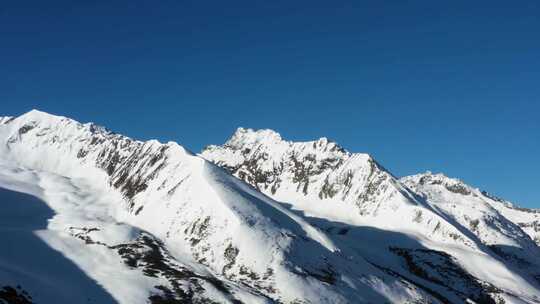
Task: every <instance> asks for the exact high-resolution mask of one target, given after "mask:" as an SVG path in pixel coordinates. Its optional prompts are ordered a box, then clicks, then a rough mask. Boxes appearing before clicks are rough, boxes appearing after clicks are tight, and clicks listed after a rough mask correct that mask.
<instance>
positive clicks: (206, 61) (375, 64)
mask: <svg viewBox="0 0 540 304" xmlns="http://www.w3.org/2000/svg"><path fill="white" fill-rule="evenodd" d="M75 2H77V1H65V2H62V1H54V4H52V3H50V2H49V3H45V1H35V2H32V1H17V2H13V3H12V4H8V3H4V4H3V5H2V7H1V8H0V38H1V40H0V43H1V46H0V77H1V81H0V105H1V106H0V114H1V115H17V114H20V113H23V112H25V111H27V110H29V109H32V108H38V109H40V110H43V111H47V112H51V113H56V114H61V115H65V116H70V117H73V118H75V119H77V120H80V121H85V122H86V121H94V122H97V123H99V124H102V125H105V126H107V127H108V128H110V129H112V130H114V131H117V132H120V133H123V134H127V135H129V136H131V137H135V138H139V139H150V138H157V139H159V140H162V141H168V140H173V141H177V142H179V143H180V144H182V145H184V146H186V147H188V148H189V149H191V150H193V151H199V150H200V149H201V148H202V147H203V146H205V145H207V144H212V143H218V144H219V143H222V142H224V141H225V140H226V138H227V137H228V136H229V135H230V134H231V133H232V132H234V130H235V129H236V128H237V127H239V126H242V127H250V128H272V129H275V130H276V131H278V132H280V133H281V134H282V136H283V137H284V138H288V139H292V140H310V139H314V138H318V137H322V136H326V137H329V138H331V139H333V140H335V141H337V142H338V143H340V144H341V145H343V146H344V147H346V148H347V149H349V150H351V151H356V152H368V153H371V154H372V155H374V156H375V158H376V159H378V160H379V161H380V162H381V163H382V164H383V165H384V166H385V167H387V168H388V169H389V170H391V171H392V172H393V173H394V174H396V175H398V176H402V175H407V174H413V173H417V172H421V171H426V170H431V171H434V172H445V173H446V174H447V175H450V176H454V177H460V178H462V179H464V180H465V181H467V182H469V183H471V184H473V185H476V186H478V187H480V188H482V189H486V190H488V191H490V192H493V193H495V194H496V195H499V196H502V197H504V198H506V199H509V200H513V201H515V202H518V203H519V204H521V205H524V206H529V207H538V208H540V187H539V185H540V161H539V159H538V157H539V155H540V123H539V120H540V119H539V118H538V117H539V114H540V100H539V99H540V83H539V82H540V57H539V54H540V39H538V37H539V31H540V17H539V16H540V7H539V4H538V1H519V2H509V1H474V4H473V3H472V2H471V1H447V2H448V3H446V4H444V3H441V1H407V3H405V1H339V3H337V2H336V1H129V2H128V1H125V2H124V1H78V2H80V3H75ZM87 2H92V3H87ZM444 2H446V1H444ZM450 2H451V3H450ZM157 3H159V4H157ZM156 4H157V5H156Z"/></svg>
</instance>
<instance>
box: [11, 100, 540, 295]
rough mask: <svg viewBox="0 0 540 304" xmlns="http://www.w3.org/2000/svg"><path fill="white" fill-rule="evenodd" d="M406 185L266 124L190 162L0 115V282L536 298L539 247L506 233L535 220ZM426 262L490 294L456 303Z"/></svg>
mask: <svg viewBox="0 0 540 304" xmlns="http://www.w3.org/2000/svg"><path fill="white" fill-rule="evenodd" d="M207 160H209V161H207ZM220 167H223V168H224V169H222V168H220ZM229 172H231V173H232V174H233V175H234V176H236V177H234V176H233V175H231V174H229ZM237 177H238V178H237ZM420 179H421V177H419V176H415V177H410V178H405V179H402V180H398V179H396V178H395V177H393V176H392V175H391V174H390V173H389V172H387V171H386V170H385V169H384V168H383V167H382V166H380V165H379V164H378V163H377V162H376V161H375V160H373V159H372V158H371V157H370V156H369V155H367V154H354V153H350V152H347V151H345V150H344V149H342V148H341V147H339V146H338V145H337V144H335V143H333V142H331V141H329V140H328V139H326V138H321V139H319V140H317V141H313V142H303V143H293V142H288V141H285V140H283V139H282V138H281V136H280V135H279V134H277V133H276V132H274V131H271V130H262V131H253V130H250V129H239V130H238V131H237V133H236V134H235V135H234V136H233V137H232V138H231V139H230V140H229V141H228V142H227V143H226V144H225V145H224V146H211V147H209V148H208V149H206V150H205V151H204V152H203V153H202V154H201V156H198V155H194V154H193V153H191V152H189V151H187V150H186V149H184V148H183V147H182V146H180V145H178V144H176V143H174V142H169V143H165V144H162V143H159V142H158V141H155V140H153V141H147V142H142V141H137V140H133V139H130V138H128V137H125V136H122V135H119V134H115V133H113V132H110V131H108V130H106V129H105V128H102V127H99V126H96V125H94V124H91V123H87V124H81V123H79V122H76V121H74V120H71V119H69V118H65V117H60V116H55V115H51V114H47V113H44V112H40V111H36V110H33V111H30V112H28V113H26V114H24V115H22V116H19V117H16V118H8V117H6V118H0V204H2V210H5V211H4V212H3V213H2V214H0V233H1V234H2V237H3V238H2V239H3V240H4V244H7V247H8V248H9V249H8V250H3V251H1V250H0V288H2V286H13V287H15V286H17V285H20V286H21V287H22V288H23V289H24V290H25V291H27V292H28V293H29V294H30V295H31V296H32V298H33V300H35V303H151V300H150V299H151V298H150V297H151V296H166V293H164V292H163V289H160V288H156V286H163V287H165V288H167V289H169V290H173V291H174V292H175V294H174V295H173V296H174V297H177V300H179V298H180V297H182V296H185V294H182V292H180V291H179V290H183V291H184V292H185V293H186V294H189V293H190V292H192V293H193V294H192V298H191V301H193V302H197V301H201V303H204V301H207V300H209V299H210V300H212V301H214V302H216V303H233V302H234V301H240V302H242V303H385V302H389V303H444V302H449V303H465V302H466V301H478V302H479V300H478V299H476V298H473V296H472V295H473V294H474V295H477V294H476V292H480V293H482V294H486V295H489V296H491V297H492V298H493V299H495V300H499V301H500V300H505V301H506V303H540V300H538V297H539V296H540V289H539V283H538V282H537V281H535V280H534V276H535V275H539V274H540V271H537V270H538V267H537V266H538V265H539V263H538V253H539V252H538V247H537V245H536V244H535V243H534V242H533V240H532V239H531V238H530V237H529V235H528V234H527V233H526V232H524V231H523V229H521V228H520V225H518V224H516V221H520V220H523V221H524V222H526V223H530V222H531V221H534V220H536V218H535V217H529V215H523V214H521V213H519V212H523V213H525V211H519V209H516V208H513V207H512V206H511V205H509V204H508V203H506V202H503V201H496V200H493V199H490V198H488V197H487V196H485V195H483V194H482V193H481V192H478V191H476V190H474V191H472V192H471V193H473V194H474V195H472V194H470V195H466V198H462V197H461V196H463V195H462V194H460V193H458V192H459V191H461V190H459V189H461V188H459V187H457V188H455V187H451V186H450V187H449V188H450V189H451V190H456V189H458V190H459V191H458V192H452V191H448V189H447V188H443V189H438V188H427V186H426V188H423V187H420V185H421V183H420V181H419V180H420ZM441 179H442V177H441ZM435 180H438V179H435ZM441 185H442V184H434V185H431V184H430V187H431V186H433V187H438V186H441ZM422 186H423V185H422ZM445 189H446V190H445ZM465 192H467V191H464V193H465ZM460 195H461V196H460ZM475 195H476V196H475ZM527 214H528V213H527ZM534 214H536V213H534ZM476 219H478V223H477V224H475V223H476ZM471 222H472V226H471ZM535 227H536V226H534V227H533V228H532V229H535ZM141 239H142V240H146V243H141ZM148 240H152V241H148ZM137 242H139V243H137ZM129 244H136V246H134V247H129V246H127V245H129ZM152 244H158V245H155V246H154V245H152ZM126 246H127V247H126ZM152 246H154V247H152ZM157 247H159V249H156V248H157ZM122 248H123V249H125V248H136V250H135V253H131V256H127V257H129V258H133V255H137V253H139V254H144V253H145V252H149V251H152V250H155V251H152V252H159V256H160V260H159V261H164V262H163V263H162V264H159V267H158V266H155V265H152V263H153V262H152V261H154V262H155V260H136V261H135V262H132V263H130V262H129V261H130V260H129V258H127V257H126V255H123V254H122V252H124V251H122ZM404 252H405V253H404ZM440 252H443V253H446V254H448V255H449V257H447V256H445V255H442V254H441V253H440ZM397 253H399V254H397ZM503 254H509V255H510V257H509V258H508V257H506V258H504V257H503V256H502V255H503ZM411 256H414V259H416V258H418V259H420V260H418V261H417V260H414V261H415V263H423V264H419V265H423V266H422V267H427V268H426V269H425V271H426V273H427V274H418V273H417V274H415V273H414V271H413V270H412V269H411V268H410V267H409V266H407V265H409V264H408V262H407V260H406V258H404V257H411ZM422 259H424V260H426V261H428V262H423V261H424V260H422ZM439 260H440V261H442V262H441V263H447V264H446V265H447V266H445V267H449V266H448V263H452V265H453V266H452V267H454V269H463V271H465V272H466V273H468V274H469V275H471V276H472V277H473V278H474V279H471V280H473V281H470V282H474V284H477V285H474V284H473V285H474V286H480V285H482V284H483V285H482V286H488V285H489V286H492V289H489V290H491V291H485V290H482V291H478V290H480V289H478V290H476V291H471V293H470V295H467V294H464V293H463V290H468V289H467V288H472V287H470V286H466V285H467V283H466V282H467V281H463V280H468V279H470V277H467V276H465V275H462V274H461V272H459V271H461V270H459V271H457V270H456V273H458V274H455V273H452V278H454V277H456V278H457V279H456V282H454V283H452V284H453V285H451V286H450V285H448V286H450V287H451V288H449V287H448V286H446V285H441V284H438V283H437V282H436V281H433V279H430V278H433V277H437V276H441V275H442V276H443V278H444V280H449V279H448V278H449V277H448V273H443V274H441V268H434V267H433V266H432V265H433V264H436V263H437V261H439ZM429 261H431V262H429ZM523 263H526V264H527V265H526V266H525V265H524V264H523ZM164 265H165V266H164ZM426 265H427V266H426ZM429 265H431V266H429ZM152 267H158V268H152ZM430 267H431V268H430ZM163 268H166V269H167V270H163ZM156 269H158V270H156ZM171 269H172V270H171ZM442 269H446V268H442ZM153 271H157V274H155V273H154V275H152V273H153ZM149 273H150V274H149ZM186 273H189V275H186ZM194 281H196V282H194ZM216 282H221V283H219V284H217V283H216ZM470 282H469V283H470ZM471 284H472V283H471ZM478 288H480V287H478ZM486 290H488V289H486ZM493 290H496V292H493ZM0 299H1V298H0ZM0 303H1V300H0Z"/></svg>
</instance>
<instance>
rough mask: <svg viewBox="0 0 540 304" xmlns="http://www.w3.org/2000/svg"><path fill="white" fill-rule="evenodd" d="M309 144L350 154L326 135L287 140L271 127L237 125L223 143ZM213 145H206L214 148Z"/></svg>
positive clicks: (243, 145)
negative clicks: (313, 138)
mask: <svg viewBox="0 0 540 304" xmlns="http://www.w3.org/2000/svg"><path fill="white" fill-rule="evenodd" d="M290 145H296V146H305V147H307V146H311V147H312V148H313V149H314V150H319V151H339V152H342V153H343V154H350V153H349V152H347V151H346V150H345V149H344V148H342V147H341V146H340V145H338V144H337V143H336V142H334V141H332V140H329V139H328V138H327V137H321V138H319V139H317V140H311V141H300V142H295V141H289V140H285V139H283V138H282V136H281V134H279V133H278V132H276V131H274V130H271V129H259V130H254V129H250V128H243V127H239V128H238V129H237V130H236V131H235V132H234V134H233V135H232V136H231V137H230V138H229V139H228V140H227V141H226V142H225V143H224V144H223V146H225V147H229V148H232V149H245V148H248V149H251V148H252V147H259V146H265V147H268V148H269V149H272V148H275V149H280V148H282V147H283V146H290ZM215 147H216V146H215V145H211V146H209V147H207V148H206V149H209V148H215Z"/></svg>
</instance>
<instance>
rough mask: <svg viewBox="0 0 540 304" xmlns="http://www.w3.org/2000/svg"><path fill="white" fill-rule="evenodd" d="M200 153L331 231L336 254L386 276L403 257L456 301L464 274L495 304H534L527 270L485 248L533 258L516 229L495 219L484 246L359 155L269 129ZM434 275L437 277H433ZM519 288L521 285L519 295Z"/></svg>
mask: <svg viewBox="0 0 540 304" xmlns="http://www.w3.org/2000/svg"><path fill="white" fill-rule="evenodd" d="M201 155H202V156H203V157H205V158H206V159H208V160H210V161H212V162H214V163H215V164H217V165H219V166H221V167H223V168H225V169H226V170H227V171H229V172H230V173H231V174H233V175H235V176H237V177H238V178H240V179H242V180H244V181H246V182H247V183H249V184H251V185H252V186H253V187H255V188H257V189H259V190H260V191H262V192H264V193H266V194H267V195H269V196H271V197H273V198H274V199H276V200H278V201H281V202H284V203H287V204H290V206H291V208H292V209H293V210H298V211H300V212H302V213H303V214H305V215H307V218H308V219H309V220H310V221H311V223H312V224H313V225H315V226H318V227H319V228H321V229H324V230H326V231H330V232H333V231H336V232H337V233H335V234H332V233H331V234H330V235H331V237H332V238H333V239H334V240H335V242H336V243H337V244H338V246H339V247H340V248H341V249H342V251H343V252H347V249H349V250H351V251H354V252H356V253H360V255H362V256H363V257H365V258H366V259H368V260H370V261H377V260H384V263H383V264H382V265H385V266H387V270H389V271H393V270H395V269H399V266H397V265H392V263H394V262H393V261H392V260H391V258H388V257H387V255H388V251H390V252H392V253H393V254H395V255H398V256H400V257H402V258H403V259H404V261H405V262H406V267H405V268H406V269H407V271H409V273H411V272H412V273H413V274H414V276H413V277H415V278H418V277H421V278H423V279H427V281H431V282H434V281H435V282H438V283H439V285H442V286H444V288H446V289H447V290H448V289H450V290H453V291H454V292H455V294H460V295H461V296H463V294H467V293H469V292H470V291H467V290H466V288H465V289H464V288H463V286H459V285H460V284H462V283H463V282H466V281H467V280H466V279H464V278H465V277H467V276H469V275H470V276H471V277H474V278H476V279H479V280H480V281H482V283H481V284H484V286H489V287H487V288H486V289H487V290H491V291H495V292H494V293H498V294H499V295H501V294H503V295H504V294H509V295H510V296H508V297H506V296H501V297H498V296H493V298H494V299H497V300H498V301H502V300H503V299H506V301H508V302H519V301H520V300H517V299H515V298H514V296H512V294H514V295H515V294H516V291H517V290H520V289H521V291H520V292H517V293H518V294H519V293H522V294H527V296H524V297H523V298H529V300H531V301H533V302H534V301H537V300H535V296H537V295H538V283H537V282H536V281H535V278H534V276H535V274H534V273H535V272H534V271H532V272H531V271H524V269H523V268H522V267H519V266H516V265H515V263H514V262H513V261H509V260H508V259H501V258H500V256H499V255H500V254H499V253H500V252H497V250H496V249H494V248H496V247H493V246H492V245H494V244H495V243H496V244H499V243H497V241H496V240H497V238H499V237H505V238H511V239H512V240H513V241H514V242H517V243H519V244H520V245H521V246H523V247H526V248H528V249H530V250H531V251H530V253H531V254H534V251H535V250H537V248H536V246H535V245H534V244H533V243H532V242H531V241H530V239H529V238H528V237H527V236H526V235H525V234H524V233H522V231H521V229H519V227H517V226H516V225H513V224H512V223H511V222H510V221H508V220H506V219H505V218H504V217H503V216H500V215H497V216H498V217H496V218H497V219H498V220H499V222H501V223H503V224H504V225H506V226H504V227H502V228H500V229H498V228H497V227H493V228H492V227H489V228H488V229H485V232H484V234H488V235H490V236H491V239H492V240H493V242H491V243H489V242H486V237H484V235H483V234H478V233H477V231H474V229H473V228H472V227H471V226H470V225H469V224H470V223H469V221H467V220H465V221H463V220H462V218H459V217H455V216H453V214H451V213H448V212H447V211H446V210H445V209H444V208H440V207H439V206H438V204H434V203H433V201H432V200H429V199H426V197H425V196H423V195H419V193H415V192H411V191H410V190H409V189H408V188H407V187H406V186H404V185H403V184H402V183H401V182H400V181H398V180H396V178H394V177H393V176H392V175H391V174H390V173H388V172H387V171H386V170H385V169H384V168H383V167H381V166H380V165H379V164H378V163H377V162H376V161H375V160H373V158H371V157H370V156H369V155H367V154H353V153H350V152H347V151H345V150H344V149H343V148H341V147H340V146H339V145H337V144H336V143H334V142H331V141H329V140H328V139H326V138H321V139H319V140H316V141H310V142H290V141H285V140H283V139H282V138H281V136H280V135H279V134H277V133H276V132H274V131H271V130H259V131H254V130H251V129H243V128H240V129H238V130H237V131H236V132H235V134H234V135H233V136H232V137H231V138H230V139H229V140H228V141H227V142H226V143H225V144H224V145H223V146H215V145H214V146H209V147H207V148H205V149H204V150H203V151H202V153H201ZM460 210H461V209H460ZM462 211H463V212H467V210H466V209H463V210H462ZM328 220H330V223H329V222H328ZM473 223H474V222H473ZM473 226H474V224H473ZM358 227H363V228H362V229H358ZM368 227H369V228H368ZM366 228H367V229H366ZM367 231H369V232H367ZM392 232H399V233H404V234H405V235H407V237H406V238H404V237H403V235H402V234H393V233H392ZM374 235H381V238H382V239H381V238H373V236H374ZM507 235H509V236H507ZM388 240H391V241H388ZM411 240H413V241H412V242H411ZM503 240H504V239H503ZM362 241H366V242H369V244H370V246H371V248H369V249H366V248H365V247H366V246H365V245H363V244H362V245H358V243H359V242H362ZM503 243H504V241H503ZM375 244H377V245H375ZM346 248H347V249H346ZM388 249H390V250H388ZM440 252H442V253H444V254H445V255H444V258H442V256H440V255H439V253H440ZM383 257H385V258H383ZM440 259H442V260H444V262H440V263H442V264H446V265H448V264H454V265H456V266H457V267H458V268H460V269H462V270H463V271H464V272H462V273H461V275H457V277H460V280H461V283H455V284H454V283H451V282H453V280H454V279H450V278H449V277H448V276H447V275H448V271H447V270H448V269H446V270H444V269H445V267H439V266H437V265H438V264H437V262H435V261H441V260H440ZM451 261H452V262H451ZM479 265H484V266H486V267H479ZM441 269H443V270H441ZM450 272H451V273H454V274H456V273H460V271H457V270H455V271H450ZM405 276H406V277H407V276H408V274H405ZM438 276H439V277H440V279H436V278H437V277H438ZM407 278H409V279H410V278H411V277H410V276H408V277H407ZM501 278H504V279H501ZM460 280H458V281H460ZM444 282H449V283H444ZM518 282H519V283H518ZM416 283H418V284H424V283H419V282H418V281H416ZM465 284H468V283H465ZM470 285H472V284H470ZM524 286H528V287H526V288H524V289H522V288H523V287H524ZM432 288H433V289H434V290H438V289H436V287H432ZM444 288H443V289H444ZM529 288H530V289H529ZM480 289H482V288H480ZM526 290H528V291H526ZM523 298H522V299H523ZM477 300H478V298H477ZM485 301H487V300H485ZM524 301H528V300H524ZM480 302H482V301H480Z"/></svg>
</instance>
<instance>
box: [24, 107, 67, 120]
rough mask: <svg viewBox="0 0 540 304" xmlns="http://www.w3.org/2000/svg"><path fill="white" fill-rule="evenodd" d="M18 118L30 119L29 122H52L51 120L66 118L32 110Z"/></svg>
mask: <svg viewBox="0 0 540 304" xmlns="http://www.w3.org/2000/svg"><path fill="white" fill-rule="evenodd" d="M17 118H19V119H23V118H24V119H29V120H45V119H46V120H50V119H59V118H60V119H61V118H65V117H63V116H58V115H54V114H50V113H47V112H43V111H40V110H37V109H32V110H30V111H28V112H26V113H24V114H22V115H20V116H18V117H17Z"/></svg>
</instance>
